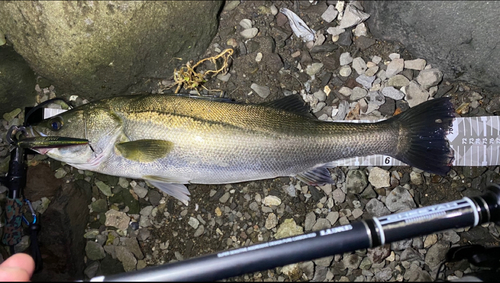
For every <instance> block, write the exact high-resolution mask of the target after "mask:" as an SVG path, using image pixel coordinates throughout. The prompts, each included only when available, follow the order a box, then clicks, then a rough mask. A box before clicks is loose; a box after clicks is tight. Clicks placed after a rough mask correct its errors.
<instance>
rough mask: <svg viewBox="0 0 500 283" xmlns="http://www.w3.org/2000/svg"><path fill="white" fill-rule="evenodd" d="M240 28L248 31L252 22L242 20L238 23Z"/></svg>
mask: <svg viewBox="0 0 500 283" xmlns="http://www.w3.org/2000/svg"><path fill="white" fill-rule="evenodd" d="M240 26H241V27H242V28H243V29H250V28H252V20H250V19H243V20H241V21H240Z"/></svg>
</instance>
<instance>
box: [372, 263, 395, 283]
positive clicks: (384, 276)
mask: <svg viewBox="0 0 500 283" xmlns="http://www.w3.org/2000/svg"><path fill="white" fill-rule="evenodd" d="M392 273H393V270H392V268H390V267H384V268H382V269H381V270H379V271H378V272H376V273H375V276H374V277H373V279H374V281H377V282H387V281H389V279H391V278H392Z"/></svg>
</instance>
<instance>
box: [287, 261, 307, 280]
mask: <svg viewBox="0 0 500 283" xmlns="http://www.w3.org/2000/svg"><path fill="white" fill-rule="evenodd" d="M313 268H314V266H313ZM281 272H283V274H285V275H286V276H288V277H289V278H290V280H291V281H297V280H299V279H300V277H301V276H302V270H301V269H300V267H299V264H298V263H293V264H289V265H285V266H283V268H282V269H281Z"/></svg>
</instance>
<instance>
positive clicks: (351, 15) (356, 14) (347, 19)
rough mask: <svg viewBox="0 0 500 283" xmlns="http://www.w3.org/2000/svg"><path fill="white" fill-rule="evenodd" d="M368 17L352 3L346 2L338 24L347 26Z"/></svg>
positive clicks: (358, 22)
mask: <svg viewBox="0 0 500 283" xmlns="http://www.w3.org/2000/svg"><path fill="white" fill-rule="evenodd" d="M369 17H370V15H369V14H367V13H364V12H362V11H359V10H358V9H357V8H356V7H355V6H354V5H352V4H347V6H346V8H345V11H344V16H343V17H342V20H340V24H339V26H340V27H341V28H349V27H352V26H355V25H357V24H360V23H361V22H363V21H364V20H366V19H368V18H369Z"/></svg>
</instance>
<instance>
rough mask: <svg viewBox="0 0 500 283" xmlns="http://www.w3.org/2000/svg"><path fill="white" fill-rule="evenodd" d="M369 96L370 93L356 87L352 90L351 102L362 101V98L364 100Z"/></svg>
mask: <svg viewBox="0 0 500 283" xmlns="http://www.w3.org/2000/svg"><path fill="white" fill-rule="evenodd" d="M367 94H368V91H366V89H364V88H361V87H354V88H353V89H352V93H351V96H350V100H351V101H356V100H360V99H361V98H364V97H365V96H366V95H367Z"/></svg>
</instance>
